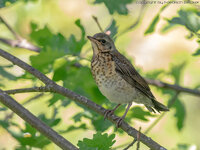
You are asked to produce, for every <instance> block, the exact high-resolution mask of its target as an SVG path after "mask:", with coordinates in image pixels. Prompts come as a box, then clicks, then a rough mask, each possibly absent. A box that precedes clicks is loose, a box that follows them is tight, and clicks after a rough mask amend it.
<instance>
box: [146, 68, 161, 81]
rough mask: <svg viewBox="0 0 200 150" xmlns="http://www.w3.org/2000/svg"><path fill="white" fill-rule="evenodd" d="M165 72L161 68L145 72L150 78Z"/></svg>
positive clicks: (155, 77)
mask: <svg viewBox="0 0 200 150" xmlns="http://www.w3.org/2000/svg"><path fill="white" fill-rule="evenodd" d="M162 73H164V70H162V69H159V70H154V71H149V72H147V73H146V74H145V77H147V78H150V79H157V78H158V76H159V75H160V74H162Z"/></svg>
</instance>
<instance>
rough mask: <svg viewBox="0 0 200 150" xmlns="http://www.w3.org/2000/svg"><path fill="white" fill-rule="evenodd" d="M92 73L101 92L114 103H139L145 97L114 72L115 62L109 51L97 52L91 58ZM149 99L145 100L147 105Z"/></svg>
mask: <svg viewBox="0 0 200 150" xmlns="http://www.w3.org/2000/svg"><path fill="white" fill-rule="evenodd" d="M91 68H92V75H93V77H94V79H95V81H96V83H97V85H98V88H99V90H100V91H101V93H102V94H103V95H104V96H105V97H106V98H107V99H108V100H110V101H111V102H114V103H129V102H133V101H134V102H136V103H139V102H140V99H147V98H146V97H145V96H144V95H141V93H140V92H139V91H138V90H137V89H135V88H134V87H133V86H131V85H130V84H127V82H126V81H125V80H124V79H123V78H122V77H121V76H120V75H119V74H118V73H117V72H116V70H115V68H116V67H115V62H114V61H113V60H112V56H111V55H110V54H109V53H98V55H96V56H95V57H93V59H92V63H91ZM149 102H150V101H148V100H147V103H148V105H151V104H149Z"/></svg>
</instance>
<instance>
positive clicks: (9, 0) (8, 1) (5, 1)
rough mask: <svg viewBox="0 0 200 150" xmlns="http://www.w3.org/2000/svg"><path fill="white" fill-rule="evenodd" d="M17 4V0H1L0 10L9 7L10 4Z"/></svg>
mask: <svg viewBox="0 0 200 150" xmlns="http://www.w3.org/2000/svg"><path fill="white" fill-rule="evenodd" d="M15 2H17V0H1V1H0V8H2V7H5V6H9V5H10V4H12V3H15Z"/></svg>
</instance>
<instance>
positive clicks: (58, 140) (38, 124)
mask: <svg viewBox="0 0 200 150" xmlns="http://www.w3.org/2000/svg"><path fill="white" fill-rule="evenodd" d="M0 101H1V103H3V104H4V105H5V106H7V107H8V108H9V109H11V110H12V111H14V112H15V113H16V114H17V115H19V116H20V117H21V118H22V119H24V120H25V121H26V122H28V123H29V124H30V125H31V126H32V127H34V128H35V129H37V130H38V131H39V132H41V133H42V134H43V135H45V136H46V137H47V138H48V139H50V140H51V141H53V142H54V143H55V144H56V145H58V146H59V147H60V148H62V149H64V150H78V148H77V147H75V146H74V145H73V144H72V143H70V142H69V141H67V140H66V139H65V138H64V137H62V136H61V135H59V134H58V133H57V132H56V131H54V130H53V129H52V128H50V127H49V126H47V125H46V124H44V123H43V122H42V121H40V120H39V119H38V118H37V117H35V116H34V115H33V114H32V113H31V112H30V111H28V110H27V109H26V108H24V107H23V106H22V105H20V104H19V103H18V102H16V101H15V100H14V99H13V98H11V97H10V96H9V95H7V93H6V92H4V91H2V90H0Z"/></svg>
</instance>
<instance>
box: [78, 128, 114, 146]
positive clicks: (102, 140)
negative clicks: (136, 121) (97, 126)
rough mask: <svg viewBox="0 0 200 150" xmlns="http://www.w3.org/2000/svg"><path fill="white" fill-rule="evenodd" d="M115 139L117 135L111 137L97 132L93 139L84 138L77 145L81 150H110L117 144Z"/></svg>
mask: <svg viewBox="0 0 200 150" xmlns="http://www.w3.org/2000/svg"><path fill="white" fill-rule="evenodd" d="M114 138H115V134H111V135H110V136H109V135H108V134H107V133H104V134H102V133H101V132H97V133H96V134H94V135H93V138H92V139H88V138H84V139H83V140H82V141H78V144H77V145H78V146H79V148H80V150H108V149H111V146H112V145H113V144H114V143H115V142H116V141H115V140H114Z"/></svg>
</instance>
